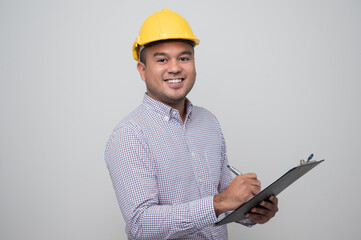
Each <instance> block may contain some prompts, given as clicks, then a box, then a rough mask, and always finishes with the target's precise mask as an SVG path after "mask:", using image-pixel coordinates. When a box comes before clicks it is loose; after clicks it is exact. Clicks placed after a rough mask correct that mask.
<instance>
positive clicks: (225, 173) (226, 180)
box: [216, 120, 255, 227]
mask: <svg viewBox="0 0 361 240" xmlns="http://www.w3.org/2000/svg"><path fill="white" fill-rule="evenodd" d="M216 121H217V120H216ZM217 125H218V127H219V131H220V134H221V141H222V160H223V161H222V173H221V176H222V177H221V181H220V183H219V187H218V191H219V192H220V193H221V192H223V191H224V190H226V188H227V187H228V185H229V184H230V183H231V182H232V180H233V178H232V176H231V172H230V170H229V169H228V168H227V165H228V159H227V148H226V141H225V139H224V136H223V133H222V130H221V127H220V125H219V123H218V121H217ZM231 213H232V212H231V211H230V212H226V213H225V214H224V215H223V216H220V217H222V218H224V217H226V216H228V215H229V214H231ZM237 223H240V224H242V225H243V226H246V227H252V226H254V225H255V223H254V222H252V221H251V220H249V219H248V218H247V219H244V220H241V221H238V222H237Z"/></svg>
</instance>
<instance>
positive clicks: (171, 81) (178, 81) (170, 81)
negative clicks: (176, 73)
mask: <svg viewBox="0 0 361 240" xmlns="http://www.w3.org/2000/svg"><path fill="white" fill-rule="evenodd" d="M181 81H182V79H171V80H168V81H167V82H169V83H180V82H181Z"/></svg>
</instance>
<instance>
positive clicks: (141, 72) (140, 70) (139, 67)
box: [137, 62, 145, 81]
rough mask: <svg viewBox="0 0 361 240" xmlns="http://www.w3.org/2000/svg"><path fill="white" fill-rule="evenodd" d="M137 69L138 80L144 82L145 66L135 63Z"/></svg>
mask: <svg viewBox="0 0 361 240" xmlns="http://www.w3.org/2000/svg"><path fill="white" fill-rule="evenodd" d="M137 69H138V72H139V74H140V78H141V79H142V80H143V81H145V64H144V63H142V62H138V63H137Z"/></svg>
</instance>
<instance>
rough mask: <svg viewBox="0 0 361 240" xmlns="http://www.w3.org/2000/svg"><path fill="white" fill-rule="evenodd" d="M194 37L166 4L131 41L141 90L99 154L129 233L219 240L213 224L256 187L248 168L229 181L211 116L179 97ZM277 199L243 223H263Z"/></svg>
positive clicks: (187, 80) (187, 82)
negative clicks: (139, 97) (134, 105)
mask: <svg viewBox="0 0 361 240" xmlns="http://www.w3.org/2000/svg"><path fill="white" fill-rule="evenodd" d="M198 44H199V40H198V39H197V37H196V36H195V35H193V33H192V30H191V28H190V27H189V25H188V23H187V22H186V20H185V19H184V18H182V17H181V16H180V15H178V14H177V13H175V12H172V11H170V10H169V9H163V10H162V11H160V12H156V13H154V14H153V15H151V16H150V17H148V18H147V19H146V20H145V22H144V23H143V25H142V28H141V30H140V33H139V36H138V37H137V39H136V41H135V43H134V46H133V56H134V59H135V60H137V61H139V62H138V63H137V69H138V71H139V73H140V77H141V79H142V80H143V81H144V82H145V85H146V89H147V92H146V94H145V96H144V99H143V102H142V104H141V105H140V106H139V107H138V108H137V109H136V110H135V111H133V112H132V113H131V114H130V115H129V116H128V117H126V118H125V119H123V120H122V121H121V122H120V123H119V124H118V126H117V127H116V128H115V129H114V131H113V133H112V135H111V136H110V138H109V140H108V142H107V146H106V151H105V160H106V163H107V166H108V169H109V173H110V176H111V178H112V181H113V186H114V189H115V192H116V195H117V198H118V202H119V205H120V208H121V211H122V214H123V216H124V219H125V221H126V224H127V226H126V231H127V234H128V238H129V239H227V229H226V226H225V225H223V226H218V227H215V226H214V223H215V222H217V221H219V220H220V219H222V218H224V217H225V215H226V214H227V212H228V211H232V210H235V209H236V208H237V207H239V206H240V205H242V204H243V203H245V202H246V201H248V200H249V199H251V198H252V197H253V196H254V195H255V194H257V193H258V192H260V189H261V184H260V181H259V180H258V179H257V176H256V174H254V173H251V174H244V175H239V176H237V177H236V178H235V179H234V180H232V178H231V175H230V172H229V171H228V169H227V168H226V166H227V158H226V147H225V142H224V138H223V135H222V132H221V128H220V126H219V123H218V121H217V120H216V118H215V117H214V116H213V115H212V114H211V113H210V112H209V111H207V110H206V109H204V108H201V107H196V106H193V105H192V103H191V102H190V101H189V100H188V99H187V98H186V96H187V94H188V93H189V92H190V90H191V89H192V87H193V85H194V82H195V79H196V70H195V59H194V47H195V46H196V45H198ZM277 211H278V208H277V198H276V197H274V196H271V197H270V198H269V201H262V202H261V203H260V207H257V208H254V209H252V211H251V212H250V213H248V215H247V217H248V218H249V220H248V221H246V222H243V223H242V224H244V225H253V224H256V223H261V224H262V223H265V222H267V221H268V220H269V219H270V218H272V217H273V216H274V215H275V214H276V212H277Z"/></svg>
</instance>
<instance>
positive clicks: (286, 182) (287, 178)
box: [215, 160, 324, 226]
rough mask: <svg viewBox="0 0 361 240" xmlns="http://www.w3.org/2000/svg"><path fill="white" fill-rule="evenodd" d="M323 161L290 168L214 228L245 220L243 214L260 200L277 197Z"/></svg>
mask: <svg viewBox="0 0 361 240" xmlns="http://www.w3.org/2000/svg"><path fill="white" fill-rule="evenodd" d="M323 161H324V160H320V161H311V162H307V163H301V165H299V166H297V167H294V168H291V169H290V170H289V171H288V172H286V173H285V174H284V175H283V176H281V177H280V178H279V179H277V180H276V181H274V182H273V183H272V184H271V185H269V186H268V187H267V188H265V189H264V190H263V191H261V192H260V193H258V194H257V195H255V196H254V197H253V198H252V199H250V200H249V201H248V202H246V203H244V204H243V205H241V206H240V207H239V208H237V209H236V210H234V211H233V212H232V213H231V214H229V215H228V216H227V217H225V218H224V219H222V220H221V221H219V222H217V223H215V226H220V225H223V224H227V223H231V222H236V221H240V220H243V219H246V217H245V214H246V213H248V212H250V210H251V208H253V207H255V206H257V205H258V204H259V203H260V202H261V201H262V200H265V199H267V198H268V197H269V196H270V195H275V196H277V195H278V194H279V193H280V192H282V191H283V190H284V189H286V188H287V187H288V186H290V185H291V184H292V183H294V182H295V181H296V180H297V179H299V178H300V177H302V176H303V175H304V174H306V173H307V172H308V171H310V170H311V169H312V168H314V167H316V166H317V165H318V164H320V163H321V162H323Z"/></svg>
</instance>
